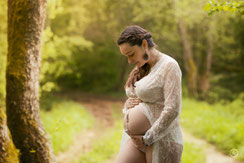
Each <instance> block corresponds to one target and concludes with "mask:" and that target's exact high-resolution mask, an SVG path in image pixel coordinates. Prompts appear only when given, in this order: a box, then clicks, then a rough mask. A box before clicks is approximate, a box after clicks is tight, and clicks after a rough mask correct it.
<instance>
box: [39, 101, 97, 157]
mask: <svg viewBox="0 0 244 163" xmlns="http://www.w3.org/2000/svg"><path fill="white" fill-rule="evenodd" d="M51 99H52V101H50V99H49V102H50V104H51V105H49V106H51V108H49V110H50V109H51V110H50V111H45V109H41V112H40V115H41V119H42V122H43V125H44V128H45V130H46V131H47V133H48V136H49V138H50V139H51V142H52V147H53V150H54V153H55V154H57V153H59V152H61V151H64V150H67V148H68V147H69V146H70V145H71V144H73V138H74V136H75V135H76V134H77V133H79V132H82V131H83V130H84V129H89V128H91V127H92V126H93V124H94V122H95V120H94V118H93V117H92V115H90V114H89V113H88V112H87V111H86V109H85V108H84V107H83V106H82V105H81V104H79V103H76V102H73V101H69V100H67V99H59V98H57V97H53V98H51ZM44 101H45V100H44ZM43 106H46V105H43Z"/></svg>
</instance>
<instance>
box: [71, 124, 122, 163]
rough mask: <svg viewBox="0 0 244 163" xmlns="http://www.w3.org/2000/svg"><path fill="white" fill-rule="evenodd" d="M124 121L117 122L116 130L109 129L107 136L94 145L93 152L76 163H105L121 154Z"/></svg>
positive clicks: (75, 162) (86, 154)
mask: <svg viewBox="0 0 244 163" xmlns="http://www.w3.org/2000/svg"><path fill="white" fill-rule="evenodd" d="M122 124H123V122H122V120H119V121H116V123H115V126H114V128H110V129H107V130H106V132H107V134H106V136H104V137H102V138H100V139H99V140H96V141H95V142H94V143H93V144H92V150H91V151H90V152H87V153H85V154H84V155H83V156H82V157H81V158H79V159H78V160H76V161H74V163H105V162H106V161H108V160H109V159H111V158H112V157H113V156H114V155H115V154H118V153H119V149H120V142H121V138H122V129H123V126H122Z"/></svg>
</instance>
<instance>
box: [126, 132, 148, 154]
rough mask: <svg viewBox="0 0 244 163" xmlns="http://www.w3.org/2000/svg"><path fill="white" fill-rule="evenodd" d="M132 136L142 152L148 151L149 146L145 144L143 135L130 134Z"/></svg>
mask: <svg viewBox="0 0 244 163" xmlns="http://www.w3.org/2000/svg"><path fill="white" fill-rule="evenodd" d="M130 137H131V139H132V141H133V142H134V143H135V145H136V147H137V148H138V149H139V150H141V151H142V152H145V151H146V147H147V146H146V145H144V144H143V140H142V135H130Z"/></svg>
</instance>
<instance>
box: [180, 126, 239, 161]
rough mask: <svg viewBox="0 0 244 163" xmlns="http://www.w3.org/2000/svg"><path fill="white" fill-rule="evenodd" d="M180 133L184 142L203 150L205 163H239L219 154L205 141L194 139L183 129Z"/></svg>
mask: <svg viewBox="0 0 244 163" xmlns="http://www.w3.org/2000/svg"><path fill="white" fill-rule="evenodd" d="M182 132H183V137H184V140H185V141H186V142H191V143H194V144H196V145H197V146H199V147H202V149H204V151H205V153H206V163H241V162H240V161H236V160H235V159H234V158H232V157H230V156H227V155H224V154H223V153H221V152H219V151H218V150H217V149H216V147H215V146H213V145H211V144H209V143H208V142H206V141H205V140H203V139H199V138H196V137H194V136H193V135H192V134H190V133H189V132H187V131H186V130H185V129H183V128H182Z"/></svg>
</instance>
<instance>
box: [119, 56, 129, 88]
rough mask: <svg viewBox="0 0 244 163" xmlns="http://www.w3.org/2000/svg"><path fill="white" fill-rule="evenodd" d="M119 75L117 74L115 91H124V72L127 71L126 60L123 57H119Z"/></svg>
mask: <svg viewBox="0 0 244 163" xmlns="http://www.w3.org/2000/svg"><path fill="white" fill-rule="evenodd" d="M120 68H121V71H120V74H119V81H120V82H119V83H118V86H117V90H119V91H124V78H125V74H126V70H127V59H126V58H125V57H122V56H121V59H120Z"/></svg>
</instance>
